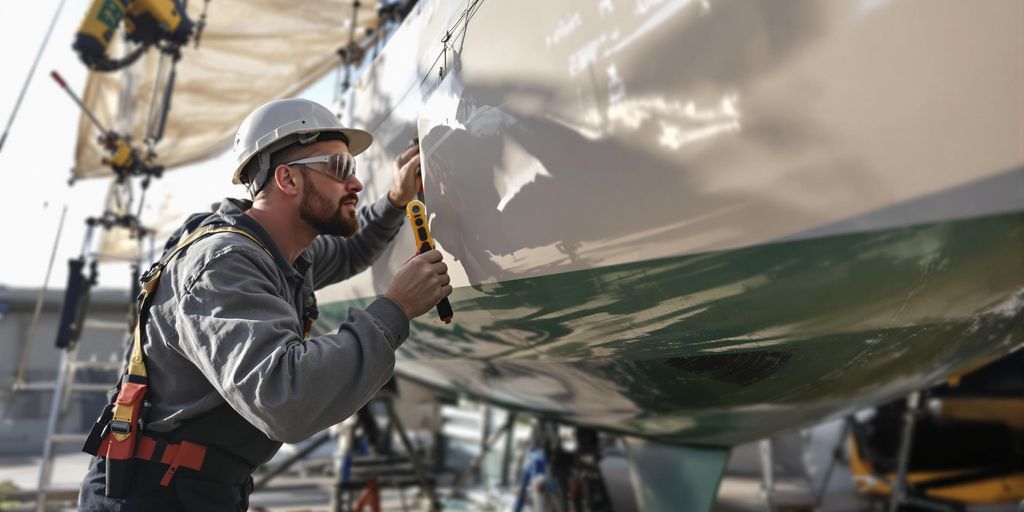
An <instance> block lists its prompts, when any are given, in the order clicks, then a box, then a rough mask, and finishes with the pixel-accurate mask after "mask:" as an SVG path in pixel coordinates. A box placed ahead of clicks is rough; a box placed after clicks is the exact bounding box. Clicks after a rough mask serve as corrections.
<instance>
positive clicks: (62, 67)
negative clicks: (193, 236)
mask: <svg viewBox="0 0 1024 512" xmlns="http://www.w3.org/2000/svg"><path fill="white" fill-rule="evenodd" d="M59 3H60V2H59V0H38V1H35V2H30V3H14V2H10V1H2V2H0V63H2V66H3V67H2V76H3V80H0V131H2V130H3V127H4V126H6V123H7V120H8V118H9V116H10V114H11V111H12V110H13V109H14V105H15V102H16V101H17V98H18V93H19V91H20V90H21V87H22V84H23V83H24V81H25V77H26V76H27V74H28V71H29V68H30V67H31V66H32V60H33V59H34V58H35V56H36V52H37V51H38V50H39V45H40V44H41V43H42V41H43V37H44V36H45V35H46V29H47V27H48V26H49V23H50V20H51V19H52V17H53V14H54V12H55V11H56V9H57V6H58V4H59ZM88 5H89V2H88V1H87V0H66V3H65V5H64V8H63V10H62V11H61V14H60V17H59V18H58V20H57V25H56V26H55V28H54V30H53V35H52V36H51V37H50V41H49V43H48V44H47V47H46V50H44V52H43V55H42V59H41V60H40V62H39V65H38V67H37V68H36V70H35V73H34V76H33V78H32V83H31V85H30V86H29V89H28V91H27V92H26V94H25V99H24V101H23V102H22V105H21V108H20V110H19V111H18V115H17V117H16V118H15V120H14V124H13V125H12V127H11V130H10V133H9V135H8V137H7V141H6V143H5V144H4V147H3V149H2V150H0V183H4V184H6V186H2V187H0V217H2V218H3V221H2V222H0V240H3V246H4V248H5V250H4V251H3V255H2V256H0V258H2V259H0V287H9V288H26V287H27V288H39V287H40V286H42V284H43V281H44V278H45V276H46V269H47V264H48V262H49V258H50V251H51V249H52V247H53V243H54V239H55V236H56V233H57V228H58V225H59V220H60V213H61V210H62V208H63V206H64V205H65V204H66V205H67V206H68V213H67V220H66V221H65V223H64V231H63V235H62V236H61V241H60V244H59V245H58V248H57V256H56V259H55V263H54V266H53V274H52V276H51V277H50V281H49V287H50V288H51V289H62V288H64V285H65V283H66V281H67V260H68V259H69V258H72V257H75V256H77V255H78V253H79V252H80V251H81V247H82V241H83V238H84V236H85V219H86V218H87V217H90V216H98V215H100V214H101V213H102V212H103V203H104V199H105V197H106V194H107V189H108V187H109V186H110V179H109V178H104V179H94V180H85V181H79V182H77V183H75V185H74V186H73V187H68V185H67V181H68V178H70V176H71V172H70V169H71V167H72V165H73V162H74V151H75V141H76V139H77V130H78V119H79V110H78V108H77V107H76V106H75V104H74V102H72V100H71V99H70V98H69V97H68V96H67V94H66V93H65V92H64V91H63V90H62V89H61V88H60V87H59V86H57V84H56V83H55V82H54V81H53V80H52V79H51V78H50V76H49V74H50V71H51V70H57V71H58V72H59V73H60V74H61V75H62V76H63V77H64V79H65V80H66V81H67V82H68V85H69V86H70V87H71V88H72V89H73V90H74V91H75V92H76V93H78V94H80V93H81V90H82V88H83V87H84V85H85V79H86V68H85V66H84V65H83V64H81V63H80V62H79V61H78V58H77V56H76V55H75V53H74V51H72V49H71V43H72V41H73V39H74V34H75V30H76V29H77V27H78V24H79V22H80V21H81V18H82V16H83V15H84V14H85V10H86V8H87V7H88ZM178 65H179V67H184V66H188V62H187V60H182V61H181V62H180V63H179V64H178ZM332 85H333V81H332V80H331V78H330V76H328V77H326V78H325V79H324V80H321V81H320V83H318V84H317V85H315V86H314V87H312V88H311V89H310V90H308V91H306V92H305V93H304V94H302V96H303V97H306V98H309V99H312V100H315V101H319V102H321V103H323V104H324V105H328V106H329V105H330V104H331V100H332V99H333V92H332ZM172 108H173V107H172ZM101 122H104V123H107V124H108V125H109V124H110V123H109V120H105V119H101ZM233 169H234V160H233V158H232V156H231V153H230V150H229V148H225V153H223V154H221V155H220V156H217V157H215V158H213V159H210V160H207V161H206V162H202V163H199V164H196V165H191V166H185V167H181V168H177V169H174V170H172V171H170V172H168V173H167V174H165V175H164V177H163V178H162V179H160V180H156V181H155V182H154V183H153V185H151V186H150V190H149V194H148V198H147V207H146V208H145V210H144V211H143V215H142V220H143V222H144V223H145V222H147V221H151V220H152V219H153V217H154V215H155V212H156V208H157V206H158V205H159V204H160V203H161V202H162V201H163V200H164V197H166V195H167V194H171V197H172V198H173V199H172V200H173V202H174V208H175V210H177V211H182V212H186V211H187V212H191V211H200V210H203V209H206V208H207V207H208V205H209V204H211V203H212V202H214V201H217V200H219V199H221V198H223V197H225V196H233V197H244V196H245V192H244V190H243V189H242V188H241V187H238V186H234V185H231V172H232V170H233ZM199 182H201V183H202V186H201V187H196V186H195V183H199ZM157 243H158V245H160V244H162V243H163V241H162V240H158V241H157ZM128 284H129V272H128V268H127V265H119V264H108V265H101V267H100V276H99V286H100V287H102V288H127V287H128Z"/></svg>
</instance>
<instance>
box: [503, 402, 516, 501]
mask: <svg viewBox="0 0 1024 512" xmlns="http://www.w3.org/2000/svg"><path fill="white" fill-rule="evenodd" d="M515 422H516V413H514V412H511V411H509V413H508V421H506V422H505V451H504V453H502V454H501V486H502V487H508V486H509V484H510V483H511V482H510V480H509V478H510V475H511V473H512V442H513V441H514V440H515V430H516V429H515Z"/></svg>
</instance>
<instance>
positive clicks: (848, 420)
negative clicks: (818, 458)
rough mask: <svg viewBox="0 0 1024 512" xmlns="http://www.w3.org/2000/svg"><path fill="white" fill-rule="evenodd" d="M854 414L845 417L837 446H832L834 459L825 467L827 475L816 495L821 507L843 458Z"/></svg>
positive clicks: (818, 505)
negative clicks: (837, 466)
mask: <svg viewBox="0 0 1024 512" xmlns="http://www.w3.org/2000/svg"><path fill="white" fill-rule="evenodd" d="M853 421H854V419H853V416H847V417H845V418H843V427H842V429H841V430H840V431H839V439H838V440H837V441H836V444H835V446H834V447H833V448H832V459H831V460H830V461H829V463H828V467H827V468H826V469H825V475H824V476H823V477H822V480H821V487H820V488H819V489H818V493H817V495H816V497H815V500H814V503H815V506H817V507H819V508H820V507H821V506H822V503H824V501H825V493H826V492H827V491H828V484H829V481H830V480H832V471H833V470H835V468H836V465H837V464H838V463H839V461H840V460H842V458H843V447H844V446H845V445H846V438H847V436H849V435H850V425H851V424H852V423H853Z"/></svg>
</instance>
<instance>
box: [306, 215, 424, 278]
mask: <svg viewBox="0 0 1024 512" xmlns="http://www.w3.org/2000/svg"><path fill="white" fill-rule="evenodd" d="M404 219H405V211H404V210H402V209H399V208H395V207H394V206H391V203H389V202H388V200H387V198H386V197H382V198H380V199H379V200H378V201H376V202H375V203H372V204H370V205H367V206H363V207H360V209H359V231H358V232H356V234H355V235H354V236H353V237H352V238H349V239H345V238H343V237H340V236H329V235H321V236H318V237H317V238H316V240H314V241H313V244H312V245H311V246H310V248H309V249H308V250H307V252H306V254H308V255H309V257H310V258H311V259H312V260H313V288H314V289H320V288H323V287H324V286H328V285H331V284H334V283H337V282H339V281H342V280H344V279H347V278H349V277H352V276H354V275H356V274H358V273H360V272H362V271H363V270H366V268H367V267H369V266H370V265H371V264H373V262H374V260H376V259H377V257H378V256H380V255H381V253H383V252H384V250H385V249H386V248H387V247H388V244H389V243H390V242H391V241H392V240H394V238H395V235H396V234H397V233H398V229H399V228H401V227H402V221H403V220H404Z"/></svg>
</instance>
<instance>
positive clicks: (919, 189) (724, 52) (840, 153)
mask: <svg viewBox="0 0 1024 512" xmlns="http://www.w3.org/2000/svg"><path fill="white" fill-rule="evenodd" d="M342 3H344V2H307V3H303V4H302V7H295V10H296V12H292V13H290V14H288V15H287V16H285V17H284V18H282V19H284V20H285V21H283V22H282V25H280V26H275V25H271V24H269V23H270V22H269V20H270V19H271V18H269V17H263V18H260V17H259V16H261V15H265V14H267V12H269V8H267V10H266V11H264V10H259V9H257V10H256V11H254V13H253V17H252V18H250V19H248V21H247V23H246V24H242V23H240V22H235V23H234V24H233V25H232V30H235V31H236V32H233V33H228V32H227V31H225V32H223V33H219V32H218V30H219V29H217V25H216V23H217V20H218V17H220V16H223V17H222V18H220V19H231V18H230V12H231V10H232V9H233V8H239V9H241V7H242V2H231V1H229V0H215V1H214V2H213V3H211V4H210V9H211V12H210V21H209V28H208V29H207V32H206V35H204V36H203V37H204V41H203V45H204V47H202V48H201V49H200V50H198V51H196V52H191V50H189V51H186V54H185V56H184V58H185V59H186V60H185V61H184V63H183V64H182V65H181V68H180V71H179V72H180V74H181V76H180V77H179V83H178V88H179V90H178V92H176V96H175V107H174V108H175V109H176V110H175V111H174V112H173V114H172V116H171V118H170V120H169V125H168V130H167V135H166V137H165V141H164V142H163V144H164V149H163V150H162V153H161V154H162V155H167V157H168V158H170V159H172V161H169V162H167V165H168V166H169V167H171V166H173V165H180V164H183V163H187V162H189V161H195V160H197V159H199V158H202V157H204V156H207V155H209V154H210V153H211V152H212V151H213V148H216V149H217V150H222V149H223V148H224V147H226V146H227V143H228V142H230V141H229V139H230V136H231V135H230V133H231V130H233V129H234V127H235V126H236V125H237V120H240V119H241V117H242V116H244V115H245V113H247V112H248V111H249V110H250V109H251V108H252V107H253V106H255V105H252V104H250V103H252V102H251V101H250V100H253V99H256V98H255V96H259V95H264V96H267V95H269V97H266V98H260V101H263V100H264V99H271V98H272V97H279V96H285V95H290V94H294V93H295V92H296V91H298V90H299V89H300V88H301V87H304V86H305V85H308V84H309V83H310V80H313V79H315V78H318V77H319V76H322V75H323V73H325V72H327V71H328V70H329V69H330V68H331V67H333V65H334V64H333V63H334V62H336V61H335V60H331V59H336V57H334V56H333V49H332V48H328V46H327V44H326V43H323V41H324V40H327V39H331V38H334V39H333V41H334V43H332V44H334V45H335V46H336V44H337V41H338V40H339V39H338V38H339V37H344V35H343V34H345V33H346V31H345V30H344V29H346V28H347V29H349V30H348V32H351V33H353V34H354V33H357V32H358V33H360V34H362V35H364V36H365V34H366V32H367V31H366V30H364V29H363V28H360V29H359V30H356V29H355V28H353V27H363V25H361V24H373V23H374V22H371V21H367V20H368V19H370V18H372V13H370V14H371V16H362V17H359V16H357V17H355V18H356V20H357V21H352V20H349V21H348V22H347V24H346V23H341V22H337V23H335V22H336V21H337V20H334V19H332V18H331V17H332V16H333V17H339V16H340V17H344V16H343V15H342V12H343V11H342V10H341V9H339V8H338V4H342ZM311 4H323V5H318V6H317V7H314V6H311ZM328 4H330V5H331V6H332V7H331V9H326V6H327V5H328ZM356 5H357V6H358V5H359V4H358V3H356ZM318 7H319V8H323V9H324V10H323V11H321V12H319V15H320V16H319V17H317V16H313V15H312V14H313V13H314V12H317V11H316V10H317V8H318ZM364 8H365V7H364ZM261 9H262V8H261ZM289 9H291V8H289ZM355 9H356V10H357V11H356V12H357V13H358V12H361V11H358V9H359V7H355ZM274 14H275V15H284V14H283V12H282V11H281V10H278V11H275V12H274ZM274 19H277V18H274ZM253 20H264V21H265V22H266V23H268V24H267V25H259V24H258V23H256V22H254V21H253ZM295 23H305V24H307V25H308V26H304V27H305V28H302V29H301V30H296V27H294V26H293V24H295ZM321 26H330V27H333V28H332V29H331V30H330V31H329V30H326V29H325V30H324V31H319V30H318V29H319V28H320V27H321ZM243 27H249V28H243ZM268 27H273V28H274V30H275V31H274V32H273V33H271V34H270V35H267V34H266V33H264V31H263V30H264V29H267V30H269V28H268ZM373 27H378V25H373ZM364 28H365V27H364ZM220 30H223V29H220ZM232 36H234V38H232ZM243 36H244V37H243ZM271 36H274V37H277V36H279V39H280V40H281V41H290V43H289V44H290V46H287V47H286V48H282V47H274V46H273V45H270V44H264V45H263V46H260V48H266V49H267V51H268V52H272V53H273V55H274V56H273V57H271V58H267V57H266V56H261V55H260V51H261V50H252V51H249V50H247V49H245V48H244V41H247V40H257V39H258V38H269V37H271ZM328 36H329V37H328ZM305 37H308V38H309V39H310V40H309V44H308V45H307V46H304V45H303V42H302V41H303V39H302V38H305ZM246 38H250V39H246ZM275 40H276V39H275ZM1020 42H1021V32H1020V5H1019V2H1015V1H1012V0H994V1H989V2H980V3H979V2H960V1H956V0H934V1H927V2H925V1H923V0H920V1H885V0H842V1H832V2H819V1H815V0H806V1H805V0H797V1H792V2H785V3H764V2H746V1H739V0H717V1H716V0H702V1H699V0H631V1H623V0H598V1H594V2H548V1H537V0H525V1H520V2H510V1H502V0H486V1H484V0H461V1H460V0H451V1H449V0H424V1H421V2H418V3H416V4H415V5H413V6H411V8H410V12H409V13H408V15H407V16H406V17H405V18H404V20H402V21H401V23H400V24H397V23H396V25H395V28H394V30H393V31H392V33H391V34H390V35H389V37H388V38H387V39H386V42H385V40H384V39H383V38H382V39H380V40H377V41H375V42H373V43H372V44H370V45H366V47H365V49H366V50H367V55H368V56H367V57H366V60H365V62H366V64H365V66H363V67H362V69H361V72H360V73H358V76H357V77H356V78H355V79H354V81H353V83H351V87H349V88H348V89H347V90H346V92H345V95H344V96H343V97H342V102H341V104H340V108H339V115H340V116H341V117H342V119H343V120H344V121H345V122H346V123H347V124H348V125H351V126H356V127H359V128H363V129H367V130H369V131H371V132H372V133H373V134H374V136H375V144H374V146H373V147H372V148H371V149H370V150H369V151H367V152H366V153H365V154H363V155H361V156H360V159H359V160H360V161H359V166H360V169H361V171H360V173H361V174H360V176H359V177H360V179H361V180H362V181H363V182H364V183H365V185H366V191H365V192H364V195H365V197H371V198H372V197H377V196H378V195H379V194H382V193H383V192H384V191H385V190H386V187H387V186H388V184H389V182H390V179H391V174H390V165H391V163H390V162H391V160H392V159H393V158H394V156H395V155H396V154H398V153H399V152H400V151H402V150H403V149H405V148H406V147H408V145H409V143H410V140H412V139H414V138H418V139H419V141H420V144H421V148H422V151H423V154H424V165H423V175H424V185H425V199H426V200H425V202H426V205H427V209H428V211H429V212H430V213H429V215H430V222H431V228H432V232H433V235H434V239H435V242H436V243H437V246H438V248H439V249H440V250H441V251H442V253H443V254H444V256H445V259H446V261H447V262H448V265H449V269H450V273H451V274H452V277H453V284H454V286H455V291H454V293H453V294H452V296H451V303H452V305H453V307H454V310H455V320H454V321H453V323H452V324H451V325H445V324H443V323H441V322H440V321H439V320H438V319H436V318H433V317H431V316H429V315H428V316H425V317H423V318H420V319H418V320H416V321H415V322H414V324H413V327H412V334H411V335H410V338H409V341H408V342H407V343H406V344H405V346H404V347H403V348H402V349H401V351H400V352H399V356H400V360H399V363H398V367H397V371H398V373H399V374H400V375H402V376H404V377H407V378H409V379H412V380H415V381H418V382H420V383H423V384H425V385H428V386H431V387H434V388H437V389H439V390H444V391H446V392H455V393H459V394H463V395H466V396H470V397H474V398H476V399H479V400H483V401H486V402H489V403H493V404H496V405H500V406H502V407H507V408H509V409H512V410H517V411H524V412H528V413H531V414H535V415H538V416H540V417H543V418H547V419H551V420H554V421H557V422H561V423H566V424H572V425H583V426H588V427H594V428H597V429H600V430H604V431H609V432H616V433H620V434H624V435H628V436H631V437H633V438H636V439H642V440H645V441H644V442H649V443H651V444H650V446H655V447H678V446H682V447H692V448H695V449H697V450H705V452H703V453H710V454H722V455H714V456H713V457H712V458H713V459H714V460H716V461H718V462H714V463H712V464H711V465H710V466H708V467H715V464H719V466H720V465H721V463H724V453H726V450H727V448H728V447H730V446H734V445H737V444H740V443H745V442H748V441H751V440H755V439H760V438H764V437H767V436H771V435H772V434H774V433H778V432H781V431H784V430H789V429H793V428H797V427H801V426H806V425H810V424H813V423H816V422H819V421H822V420H823V419H827V418H832V417H838V416H840V415H844V414H849V413H850V412H852V411H855V410H858V409H861V408H864V407H869V406H872V405H876V404H880V403H883V402H886V401H889V400H892V399H893V398H896V397H899V396H903V395H906V394H908V393H910V392H912V391H914V390H917V389H921V388H924V387H927V386H930V385H933V384H936V383H939V382H942V381H944V380H946V379H948V378H950V377H953V376H956V375H959V374H962V373H964V372H967V371H968V370H970V369H971V368H976V367H978V366H980V365H982V364H984V363H987V362H990V361H992V360H995V359H997V358H999V357H1001V356H1003V355H1005V354H1007V353H1009V352H1011V351H1012V350H1014V349H1016V348H1018V347H1020V346H1021V344H1022V343H1024V323H1022V317H1024V135H1022V134H1024V131H1022V128H1024V94H1022V92H1021V91H1024V70H1022V67H1021V66H1022V64H1021V63H1022V62H1024V54H1022V51H1024V50H1022V46H1021V44H1020ZM262 43H267V41H262ZM205 45H211V46H205ZM317 45H319V46H317ZM211 48H213V49H211ZM228 49H231V50H232V51H234V52H236V53H221V51H225V52H226V51H228ZM282 51H286V52H287V55H288V56H289V57H288V58H293V59H295V65H294V66H293V67H292V68H289V67H288V65H290V64H291V63H290V62H286V61H282V60H280V58H279V57H278V55H280V54H281V52H282ZM318 52H319V53H318ZM193 53H194V54H193ZM242 55H245V56H246V59H249V60H246V59H243V58H242V57H241V56H242ZM228 56H230V58H228ZM188 59H193V60H192V61H191V66H189V65H187V64H188V63H189V61H188ZM204 59H205V60H204ZM204 62H223V63H229V64H230V67H229V68H227V69H215V67H211V66H207V65H201V64H200V63H204ZM268 62H269V63H268ZM263 63H268V64H267V65H268V66H270V67H268V68H267V70H266V73H268V76H276V75H274V74H276V73H280V76H284V77H291V80H285V81H275V80H268V81H266V83H267V89H266V90H262V88H261V86H254V85H253V84H254V83H256V82H252V80H253V76H259V75H260V74H261V73H263V72H264V70H263V69H262V68H260V66H261V65H263ZM150 65H152V64H150ZM296 70H299V71H296ZM218 73H219V74H218ZM235 73H238V74H239V77H235V78H231V75H233V74H235ZM296 73H298V74H299V75H300V77H299V78H296V77H295V76H294V75H295V74H296ZM190 74H191V75H190ZM214 77H223V79H222V81H220V79H218V80H214V79H213V78H214ZM239 78H240V80H241V82H240V81H239ZM100 80H108V81H111V80H115V79H114V78H111V77H100V78H96V79H95V80H93V79H91V80H90V86H89V87H95V91H97V92H96V93H95V94H94V95H93V96H90V89H89V88H88V87H87V92H86V94H85V96H86V99H87V100H88V101H93V102H94V103H96V104H97V105H110V102H109V99H110V97H111V96H110V95H111V94H114V93H113V92H110V91H115V90H116V91H122V92H123V91H124V90H125V89H124V88H123V87H118V86H114V85H111V86H110V87H111V88H110V89H109V90H107V91H106V92H102V90H101V89H100V88H99V85H98V84H99V81H100ZM244 81H248V82H247V83H245V84H244V86H243V85H241V83H242V82H244ZM259 83H263V82H259ZM189 84H193V85H194V86H195V89H192V88H190V85H189ZM282 84H283V85H282ZM136 85H137V84H136ZM232 87H234V88H241V89H239V90H245V91H247V92H246V94H249V96H246V97H245V98H244V100H245V101H242V100H239V101H235V99H234V98H230V97H225V96H223V93H224V91H227V90H232V89H230V88H232ZM140 90H142V91H143V92H139V93H138V94H144V90H145V88H144V87H143V88H141V89H140ZM254 91H255V92H254ZM101 92H102V93H101ZM190 95H192V96H190ZM204 95H205V96H204ZM103 98H106V99H107V100H108V101H107V102H106V103H103V102H102V101H101V100H102V99H103ZM201 98H207V99H206V100H203V99H201ZM210 100H215V103H209V101H210ZM247 101H249V102H248V103H247ZM211 105H216V107H215V108H216V109H221V108H223V109H224V110H215V109H214V107H211ZM193 108H194V109H198V110H190V109H193ZM222 114H223V115H222ZM207 117H210V120H209V121H207ZM213 117H216V119H213ZM136 124H138V123H136ZM82 133H83V135H82V137H83V140H86V141H89V140H91V138H92V136H91V134H90V133H89V126H88V124H83V132H82ZM86 146H87V145H82V144H80V148H85V147H86ZM91 151H92V150H87V149H83V150H81V151H80V152H79V156H80V158H79V165H78V166H77V172H81V173H82V175H83V176H89V175H100V174H101V171H98V170H97V169H99V167H97V165H96V163H95V162H96V161H97V158H96V156H95V155H91V153H90V152H91ZM90 169H91V170H90ZM363 169H366V170H368V171H363ZM94 171H95V172H94ZM90 173H92V174H90ZM211 179H213V178H211ZM414 252H415V247H414V244H413V237H412V234H411V233H409V232H408V228H403V232H402V233H401V234H400V235H399V237H398V239H397V242H396V243H395V244H394V246H393V247H392V249H391V250H390V251H389V252H388V253H387V254H386V255H385V256H384V257H382V258H381V259H380V260H379V261H378V262H377V263H376V264H375V265H374V266H373V267H372V268H370V269H368V270H367V271H366V272H364V273H363V274H361V275H360V276H357V277H355V278H353V279H351V280H349V281H346V282H344V283H340V284H337V285H334V286H332V287H329V288H327V289H325V290H323V291H321V292H320V294H319V302H320V305H321V310H322V311H321V316H320V320H319V326H318V328H320V329H333V328H335V327H336V326H337V325H338V323H339V322H341V321H342V320H343V319H344V317H345V312H346V310H347V308H349V307H351V306H359V305H362V304H366V303H368V302H369V301H371V300H372V299H373V298H374V297H376V296H377V295H379V294H381V293H382V292H383V291H384V290H383V286H384V285H385V284H386V283H387V282H389V280H390V277H391V276H392V275H393V273H394V272H395V271H396V270H397V269H398V267H399V265H400V264H401V263H402V262H404V261H405V260H406V259H408V257H409V256H410V255H411V254H413V253H414ZM687 453H689V452H687ZM715 457H717V458H715ZM719 471H720V467H719ZM715 482H717V480H715ZM662 487H668V486H662ZM712 495H713V493H712Z"/></svg>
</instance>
